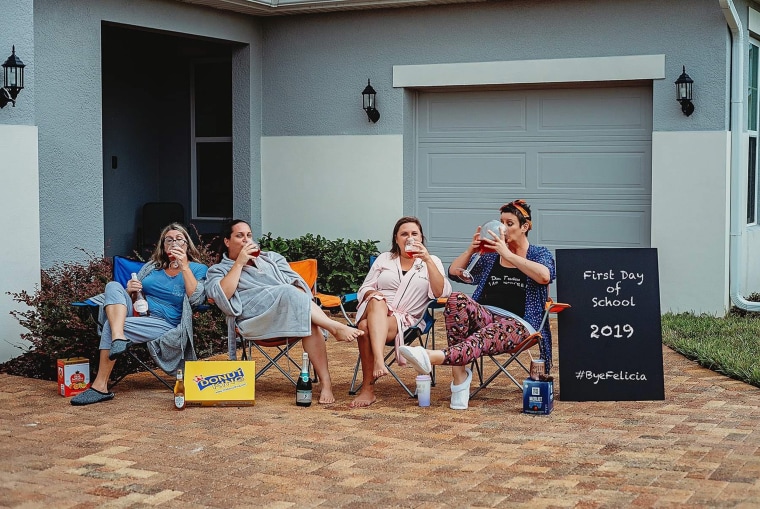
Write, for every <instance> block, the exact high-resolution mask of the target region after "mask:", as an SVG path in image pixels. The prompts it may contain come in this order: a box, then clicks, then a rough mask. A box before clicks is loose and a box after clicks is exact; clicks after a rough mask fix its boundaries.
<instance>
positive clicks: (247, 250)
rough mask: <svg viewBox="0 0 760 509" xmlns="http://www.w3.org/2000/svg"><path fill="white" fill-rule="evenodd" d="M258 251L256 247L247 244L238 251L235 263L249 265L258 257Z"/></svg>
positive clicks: (250, 243)
mask: <svg viewBox="0 0 760 509" xmlns="http://www.w3.org/2000/svg"><path fill="white" fill-rule="evenodd" d="M259 252H260V250H259V249H257V248H256V245H255V244H253V243H252V242H249V243H248V244H246V245H245V246H243V248H242V249H241V250H240V253H238V255H237V258H235V261H236V262H237V263H239V264H240V265H249V262H251V260H253V259H254V258H256V256H258V254H259Z"/></svg>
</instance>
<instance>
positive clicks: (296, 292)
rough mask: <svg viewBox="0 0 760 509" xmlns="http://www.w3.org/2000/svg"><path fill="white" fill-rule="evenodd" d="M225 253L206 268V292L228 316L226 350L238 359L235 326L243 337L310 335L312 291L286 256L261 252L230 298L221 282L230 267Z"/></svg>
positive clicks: (242, 274)
mask: <svg viewBox="0 0 760 509" xmlns="http://www.w3.org/2000/svg"><path fill="white" fill-rule="evenodd" d="M233 263H234V260H230V259H229V258H228V257H227V255H224V256H223V257H222V261H221V262H220V263H218V264H216V265H213V266H211V268H209V270H208V280H207V283H206V292H207V293H208V296H209V297H210V298H212V299H213V300H214V302H215V303H216V305H217V306H218V307H219V309H221V310H222V311H223V312H224V314H225V315H227V340H228V353H229V357H230V359H231V360H234V359H236V358H237V352H236V340H235V327H236V326H237V328H238V330H239V331H240V334H241V335H242V336H243V337H244V338H246V339H252V340H257V339H273V338H293V337H305V336H308V335H310V334H311V290H310V289H309V286H308V285H307V284H306V282H305V281H304V280H303V279H302V278H301V276H299V275H298V273H297V272H295V271H293V269H291V268H290V265H288V262H287V261H286V260H285V258H284V257H283V256H282V255H280V254H278V253H275V252H273V251H262V252H261V254H260V255H259V256H258V258H257V259H256V263H257V266H255V267H253V266H249V265H248V266H245V267H244V268H243V270H242V273H241V275H240V281H239V282H238V286H237V290H236V291H235V293H234V294H233V295H232V297H231V298H229V299H228V298H227V297H226V296H225V295H224V292H223V291H222V287H221V285H220V282H221V280H222V278H224V276H226V275H227V273H228V272H229V271H230V269H231V268H232V265H233Z"/></svg>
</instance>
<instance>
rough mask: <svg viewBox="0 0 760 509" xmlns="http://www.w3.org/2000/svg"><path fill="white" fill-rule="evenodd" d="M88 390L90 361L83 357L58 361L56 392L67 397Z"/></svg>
mask: <svg viewBox="0 0 760 509" xmlns="http://www.w3.org/2000/svg"><path fill="white" fill-rule="evenodd" d="M89 388H90V361H89V360H88V359H85V358H84V357H71V358H69V359H58V392H59V394H60V395H61V396H64V397H69V396H74V395H75V394H79V393H80V392H84V391H86V390H87V389H89Z"/></svg>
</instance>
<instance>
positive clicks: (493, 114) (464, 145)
mask: <svg viewBox="0 0 760 509" xmlns="http://www.w3.org/2000/svg"><path fill="white" fill-rule="evenodd" d="M417 104H418V111H417V115H418V116H417V118H418V124H417V133H416V134H417V145H416V146H417V148H416V150H417V153H416V173H417V191H416V196H417V214H418V216H419V217H420V219H421V220H422V221H423V226H424V227H425V233H426V236H427V237H428V246H429V248H430V250H431V252H433V253H435V254H437V255H438V256H440V257H441V258H442V259H443V260H444V262H445V263H449V262H451V260H453V259H454V258H455V257H456V256H458V255H459V254H461V252H462V251H463V250H464V249H465V248H466V246H467V243H468V242H469V239H470V238H471V236H472V234H473V232H474V231H475V228H476V227H477V226H478V225H480V224H483V223H484V222H486V221H487V220H490V219H495V218H497V217H498V209H499V207H500V206H501V205H502V204H504V203H506V202H508V201H510V200H513V199H515V198H523V199H525V200H527V201H528V203H530V204H531V206H532V208H533V215H534V217H533V218H534V223H535V227H534V229H533V231H531V233H530V240H531V242H532V243H535V244H540V245H545V246H547V247H549V248H550V249H556V248H561V247H649V245H650V236H651V180H652V177H651V173H652V169H651V165H652V162H651V161H652V155H651V153H652V149H651V137H652V90H651V87H649V86H647V87H609V88H579V89H546V90H519V91H490V92H445V93H438V92H430V93H421V94H420V96H419V98H418V103H417Z"/></svg>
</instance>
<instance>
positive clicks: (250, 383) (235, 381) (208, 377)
mask: <svg viewBox="0 0 760 509" xmlns="http://www.w3.org/2000/svg"><path fill="white" fill-rule="evenodd" d="M184 378H185V401H186V403H187V405H190V406H252V405H253V404H254V403H255V402H256V361H187V362H185V375H184Z"/></svg>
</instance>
